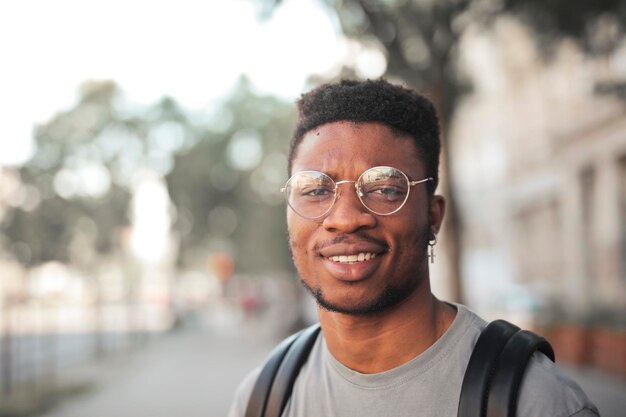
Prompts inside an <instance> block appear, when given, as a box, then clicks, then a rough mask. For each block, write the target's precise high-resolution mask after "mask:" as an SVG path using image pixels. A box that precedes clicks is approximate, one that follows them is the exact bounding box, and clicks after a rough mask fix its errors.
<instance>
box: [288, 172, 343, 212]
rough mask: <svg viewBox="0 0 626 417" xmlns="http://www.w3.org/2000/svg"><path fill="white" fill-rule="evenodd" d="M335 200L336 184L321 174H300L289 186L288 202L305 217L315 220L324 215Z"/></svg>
mask: <svg viewBox="0 0 626 417" xmlns="http://www.w3.org/2000/svg"><path fill="white" fill-rule="evenodd" d="M334 200H335V182H334V181H333V180H332V178H330V177H329V176H328V175H326V174H323V173H321V172H315V171H304V172H300V173H298V174H296V175H294V176H293V177H291V179H290V180H289V183H288V184H287V201H288V203H289V205H290V206H291V208H292V209H293V210H294V211H295V212H296V213H298V214H299V215H301V216H303V217H307V218H311V219H314V218H317V217H320V216H322V215H324V214H325V213H326V212H327V211H328V210H329V209H330V207H331V206H332V204H333V202H334Z"/></svg>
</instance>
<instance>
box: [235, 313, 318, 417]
mask: <svg viewBox="0 0 626 417" xmlns="http://www.w3.org/2000/svg"><path fill="white" fill-rule="evenodd" d="M319 331H320V326H319V324H314V325H313V326H310V327H308V328H306V329H304V330H301V331H300V332H298V333H296V334H294V335H291V336H290V337H288V338H287V339H285V340H283V341H282V342H281V343H280V344H279V345H278V346H276V348H274V350H273V351H272V353H270V356H269V358H268V359H267V361H266V362H265V365H264V366H263V369H262V370H261V373H260V374H259V377H258V378H257V380H256V382H255V384H254V388H253V389H252V393H251V394H250V399H249V400H248V406H247V408H246V414H245V417H266V416H267V417H274V416H275V417H279V416H280V414H281V413H282V411H283V409H284V407H285V405H286V404H287V401H288V400H289V397H290V396H291V391H292V389H293V384H294V382H295V380H296V377H297V376H298V372H299V371H300V368H301V367H302V365H303V364H304V362H306V359H307V357H308V356H309V353H310V352H311V348H312V347H313V344H314V343H315V339H316V338H317V335H318V333H319Z"/></svg>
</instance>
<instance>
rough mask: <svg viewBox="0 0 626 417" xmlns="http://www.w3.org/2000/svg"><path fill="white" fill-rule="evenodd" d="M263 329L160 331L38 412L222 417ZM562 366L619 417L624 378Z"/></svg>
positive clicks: (264, 339)
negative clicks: (83, 388)
mask: <svg viewBox="0 0 626 417" xmlns="http://www.w3.org/2000/svg"><path fill="white" fill-rule="evenodd" d="M263 328H266V326H263V325H261V324H256V325H254V323H248V324H241V323H240V322H232V323H228V322H224V323H221V324H219V323H218V324H217V325H216V323H213V324H212V325H209V326H194V327H193V328H191V329H183V330H180V331H178V332H174V333H171V334H167V335H164V336H162V337H161V338H160V339H157V340H153V341H151V342H150V343H149V344H147V345H146V346H145V347H143V348H142V349H140V350H138V351H137V352H134V353H133V354H131V355H130V357H129V356H125V357H123V358H122V357H120V358H113V359H112V360H108V361H107V362H106V363H105V364H104V365H105V366H103V364H102V363H101V364H99V365H97V366H96V367H94V368H93V369H91V370H90V371H89V372H87V374H88V375H91V378H92V379H95V383H94V385H93V386H92V387H91V389H90V390H89V391H87V392H86V393H84V394H82V395H80V396H76V397H73V398H69V399H67V401H65V402H64V403H62V404H59V405H58V406H57V407H56V408H55V409H53V410H51V411H49V412H47V413H45V414H43V415H42V416H40V417H111V416H124V417H171V416H181V417H182V416H184V417H201V416H202V417H223V416H225V415H226V413H227V411H228V408H229V406H230V402H231V400H232V396H233V393H234V391H235V389H236V387H237V385H238V384H239V382H240V381H241V379H242V378H243V377H244V375H245V374H246V373H247V372H248V371H249V370H251V369H252V368H253V367H255V366H257V365H259V364H260V363H261V362H262V361H263V359H264V358H265V357H266V356H267V354H268V353H269V352H270V350H271V349H272V347H273V346H274V345H275V344H276V342H277V341H276V340H272V339H273V338H272V337H270V336H269V335H268V334H267V332H265V333H263V330H262V329H263ZM566 371H567V372H568V373H569V374H570V375H571V376H573V377H574V379H575V380H576V381H578V383H579V384H580V385H581V386H582V387H583V389H584V390H585V391H586V392H587V394H588V395H589V397H590V398H591V400H592V401H593V402H594V403H595V404H596V405H597V406H598V408H599V410H600V414H601V415H602V416H603V417H622V416H624V410H626V380H625V379H621V378H617V377H614V376H609V375H605V374H602V373H599V372H597V371H594V370H591V369H573V368H566ZM81 372H83V373H84V372H85V370H84V369H83V370H82V371H81ZM83 375H85V374H83Z"/></svg>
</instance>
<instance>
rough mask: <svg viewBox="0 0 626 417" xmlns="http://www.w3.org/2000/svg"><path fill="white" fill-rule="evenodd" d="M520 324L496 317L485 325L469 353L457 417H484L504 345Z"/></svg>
mask: <svg viewBox="0 0 626 417" xmlns="http://www.w3.org/2000/svg"><path fill="white" fill-rule="evenodd" d="M517 331H519V327H517V326H515V325H513V324H511V323H509V322H507V321H505V320H495V321H492V322H491V323H489V324H488V325H487V327H485V329H484V330H483V331H482V333H481V334H480V336H479V337H478V341H477V342H476V345H475V346H474V350H473V351H472V355H471V356H470V359H469V363H468V364H467V369H466V370H465V376H464V377H463V385H462V386H461V396H460V398H459V408H458V414H457V415H458V417H484V416H485V412H486V410H487V395H488V393H489V385H490V384H491V379H492V377H493V373H494V371H495V369H496V366H497V365H498V357H499V355H500V351H501V350H502V349H503V348H504V345H505V344H506V342H507V341H508V340H509V338H510V337H511V336H513V335H514V334H515V333H516V332H517Z"/></svg>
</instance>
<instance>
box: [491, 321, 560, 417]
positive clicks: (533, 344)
mask: <svg viewBox="0 0 626 417" xmlns="http://www.w3.org/2000/svg"><path fill="white" fill-rule="evenodd" d="M536 350H538V351H540V352H541V353H543V354H544V355H546V356H547V357H548V358H550V360H551V361H552V362H554V351H553V350H552V346H550V344H549V343H548V341H547V340H546V339H544V338H543V337H541V336H538V335H536V334H534V333H532V332H529V331H526V330H521V331H519V332H517V333H515V334H514V335H513V336H512V337H511V338H510V339H509V341H508V342H507V344H506V345H505V346H504V349H503V350H502V353H501V354H500V360H499V361H498V362H499V364H498V369H497V371H496V374H495V375H494V377H493V381H492V384H491V392H490V393H489V400H488V402H487V417H514V416H515V412H516V410H517V398H518V397H517V394H518V392H519V388H520V384H521V382H522V377H523V376H524V370H525V369H526V365H528V361H529V359H530V357H531V356H532V355H533V353H534V352H535V351H536Z"/></svg>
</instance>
